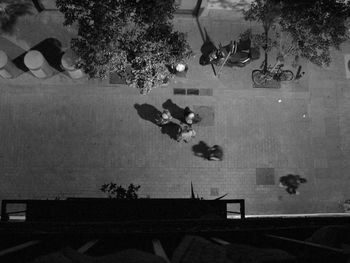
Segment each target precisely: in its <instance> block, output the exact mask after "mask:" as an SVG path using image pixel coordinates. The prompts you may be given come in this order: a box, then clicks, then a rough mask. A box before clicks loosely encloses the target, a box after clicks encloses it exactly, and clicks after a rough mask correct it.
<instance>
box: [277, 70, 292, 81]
mask: <svg viewBox="0 0 350 263" xmlns="http://www.w3.org/2000/svg"><path fill="white" fill-rule="evenodd" d="M293 79H294V74H293V72H292V71H290V70H283V71H282V73H281V75H280V80H281V81H291V80H293Z"/></svg>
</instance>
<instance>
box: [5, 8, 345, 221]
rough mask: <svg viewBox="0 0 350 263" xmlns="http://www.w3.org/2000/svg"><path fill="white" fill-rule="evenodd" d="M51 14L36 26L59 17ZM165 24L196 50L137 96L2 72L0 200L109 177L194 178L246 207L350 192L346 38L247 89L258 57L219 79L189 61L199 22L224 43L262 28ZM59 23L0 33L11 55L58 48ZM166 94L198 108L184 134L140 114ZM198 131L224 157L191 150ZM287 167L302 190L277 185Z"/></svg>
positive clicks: (160, 184) (175, 186)
mask: <svg viewBox="0 0 350 263" xmlns="http://www.w3.org/2000/svg"><path fill="white" fill-rule="evenodd" d="M56 15H57V16H54V21H51V22H47V23H48V24H43V25H42V27H50V23H51V25H53V24H54V27H55V28H56V27H59V26H58V24H59V23H60V20H59V15H58V14H56ZM48 17H49V16H48ZM55 19H56V20H55ZM44 21H48V20H44ZM21 23H22V24H21ZM33 23H34V22H33ZM36 23H39V24H40V23H42V21H41V22H40V21H36ZM55 23H57V24H55ZM23 24H28V23H26V22H25V20H22V21H19V28H20V29H18V32H23V31H22V30H24V29H23V27H21V25H23ZM175 25H176V28H178V29H179V30H182V31H185V32H188V36H189V42H190V44H191V46H192V48H193V49H194V51H195V53H196V54H195V56H194V57H193V58H192V59H191V61H190V63H189V72H188V74H187V78H175V79H174V80H173V81H172V83H171V84H170V85H169V86H168V87H165V88H159V89H156V90H154V91H153V92H152V93H151V94H149V95H147V96H143V95H140V94H139V93H138V91H137V90H133V89H131V88H128V87H126V86H123V85H111V84H109V83H108V81H92V80H90V81H88V80H87V79H86V78H84V79H80V80H72V79H70V78H69V77H68V76H67V75H65V74H64V73H57V74H56V75H55V76H53V77H51V78H49V79H46V80H39V79H35V78H34V77H33V76H32V75H31V74H30V73H28V72H27V73H23V74H22V75H20V76H18V77H16V78H15V79H10V80H5V79H0V145H1V146H0V172H1V176H0V199H5V198H7V199H8V198H41V199H47V198H48V199H53V198H57V197H58V198H66V197H70V196H84V197H102V196H103V194H102V192H100V191H99V188H100V186H101V185H102V184H104V183H108V182H111V181H113V182H115V183H117V184H121V185H124V186H127V185H128V184H130V183H134V184H139V185H141V189H140V196H141V197H150V198H171V197H176V198H187V197H189V196H190V184H191V182H192V183H193V185H194V189H195V192H196V194H198V195H199V196H200V197H203V198H205V199H214V198H216V197H218V196H220V195H223V194H227V196H226V198H229V199H234V198H243V199H245V200H246V210H247V214H287V213H319V212H341V211H342V206H341V205H342V203H343V202H344V201H345V200H346V199H350V195H349V191H348V190H349V189H350V180H349V179H348V177H349V175H348V174H347V171H348V168H349V167H350V162H349V160H350V159H349V158H350V133H349V131H350V103H349V100H350V81H349V80H348V79H346V74H345V67H344V54H347V53H350V45H349V43H346V44H344V45H343V46H342V50H341V51H334V52H333V54H332V57H333V62H334V63H332V65H331V66H330V67H329V68H328V69H322V68H317V67H316V66H314V65H311V64H305V65H303V71H304V72H305V75H304V76H303V77H302V78H301V79H300V80H297V81H295V82H293V83H283V84H282V87H281V88H280V89H254V88H253V87H252V81H251V77H250V74H251V71H252V70H253V69H256V68H258V67H259V66H260V64H261V62H262V58H261V59H260V60H258V61H254V62H252V63H251V64H249V65H248V66H246V67H244V68H224V70H223V71H222V75H221V76H220V78H218V77H216V76H215V75H214V74H213V71H212V68H211V66H204V67H203V66H201V65H199V63H198V62H199V57H200V48H201V46H202V44H203V38H202V37H203V36H202V35H201V31H202V33H203V32H205V31H206V32H207V35H208V36H210V37H211V38H212V39H213V40H214V41H215V42H216V43H219V42H222V43H223V44H226V43H227V42H229V41H230V40H234V39H235V38H236V39H237V38H238V36H239V33H241V32H242V31H244V30H245V29H247V28H250V27H251V28H252V29H253V30H255V31H258V30H260V29H259V27H258V26H257V25H252V24H249V23H245V22H244V21H243V20H242V19H240V18H236V19H233V20H232V17H231V18H227V17H221V18H220V17H219V16H217V14H216V13H213V15H210V14H209V16H206V17H201V18H200V19H199V20H198V21H197V20H196V19H194V18H186V17H180V18H175ZM199 27H200V28H199ZM60 30H61V31H62V32H59V31H53V30H52V29H51V31H45V30H42V31H40V32H37V35H27V36H26V35H23V34H20V33H19V36H20V37H17V38H14V37H12V38H10V37H0V40H1V41H0V44H1V47H2V49H8V50H5V51H6V52H12V53H11V54H10V55H11V56H12V57H16V56H17V55H19V54H20V53H21V52H23V50H28V49H29V48H30V46H33V45H35V44H37V43H38V42H40V41H41V40H43V39H45V38H48V37H57V38H58V39H60V40H61V41H62V45H63V47H67V45H68V43H69V38H70V37H72V35H73V33H72V31H69V32H68V33H67V34H66V32H64V30H66V29H63V28H61V29H60ZM28 34H29V33H28ZM61 36H64V37H63V38H62V37H61ZM26 45H27V46H26ZM12 46H13V47H12ZM11 50H12V51H11ZM14 52H17V54H13V53H14ZM286 66H287V65H286ZM292 70H293V71H294V73H295V72H296V69H292ZM174 88H178V89H179V88H180V89H189V88H190V89H191V88H192V89H199V95H176V94H174ZM201 91H203V93H201ZM204 91H206V92H204ZM169 104H170V105H172V106H173V107H176V106H177V107H180V108H185V107H186V106H190V107H193V108H194V109H201V110H202V111H203V116H202V117H203V120H202V122H201V123H199V124H198V125H194V129H195V130H196V132H197V135H196V137H195V138H194V139H193V140H192V141H190V142H189V143H184V142H181V143H179V142H177V141H175V140H173V139H172V138H170V137H169V135H168V134H166V133H162V130H161V128H160V127H158V126H157V125H155V124H154V123H153V122H152V121H151V119H150V118H149V113H150V112H152V111H153V110H155V109H156V110H159V111H161V110H162V109H163V107H167V105H169ZM175 121H176V120H175ZM200 141H203V142H205V143H207V144H208V145H210V146H212V145H214V144H219V145H221V146H222V147H223V149H224V160H223V161H222V162H209V161H207V160H204V159H202V158H200V157H197V156H195V155H194V152H193V146H195V145H197V144H198V143H199V142H200ZM288 173H294V174H300V175H301V176H303V177H305V178H306V179H307V180H308V182H307V183H306V184H305V185H302V186H301V187H300V195H292V196H291V195H289V194H288V193H287V192H286V191H285V190H284V189H283V188H280V187H279V186H278V184H279V181H278V180H279V177H281V176H284V175H286V174H288Z"/></svg>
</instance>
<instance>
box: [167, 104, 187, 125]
mask: <svg viewBox="0 0 350 263" xmlns="http://www.w3.org/2000/svg"><path fill="white" fill-rule="evenodd" d="M162 106H163V108H164V109H166V110H168V111H170V114H171V116H173V118H175V119H177V120H179V121H180V122H185V116H184V114H185V109H183V108H181V107H179V106H178V105H177V104H176V103H174V102H173V101H172V100H171V99H168V100H167V101H166V102H164V103H163V105H162Z"/></svg>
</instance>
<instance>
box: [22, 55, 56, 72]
mask: <svg viewBox="0 0 350 263" xmlns="http://www.w3.org/2000/svg"><path fill="white" fill-rule="evenodd" d="M24 64H25V65H26V66H27V68H29V70H30V71H31V72H32V73H33V75H34V76H35V77H37V78H39V79H43V78H48V77H50V76H51V75H52V74H53V69H52V68H51V66H50V65H49V63H47V61H46V59H45V58H44V56H43V55H42V54H41V53H40V52H39V51H37V50H30V51H28V53H27V54H26V55H25V56H24Z"/></svg>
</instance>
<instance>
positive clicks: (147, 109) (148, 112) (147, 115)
mask: <svg viewBox="0 0 350 263" xmlns="http://www.w3.org/2000/svg"><path fill="white" fill-rule="evenodd" d="M134 108H135V109H136V110H137V114H138V115H139V116H140V117H141V118H142V119H144V120H146V121H149V122H152V123H154V124H156V125H158V124H157V117H158V116H159V115H160V114H161V112H160V111H159V110H158V109H157V108H156V107H154V106H153V105H150V104H147V103H144V104H141V105H140V104H138V103H136V104H134Z"/></svg>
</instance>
